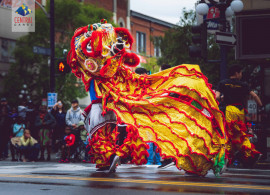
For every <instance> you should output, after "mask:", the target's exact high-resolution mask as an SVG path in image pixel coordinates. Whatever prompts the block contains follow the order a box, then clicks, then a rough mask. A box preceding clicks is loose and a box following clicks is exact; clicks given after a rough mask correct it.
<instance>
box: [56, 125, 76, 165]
mask: <svg viewBox="0 0 270 195" xmlns="http://www.w3.org/2000/svg"><path fill="white" fill-rule="evenodd" d="M74 143H75V135H74V134H72V133H71V127H70V126H66V128H65V136H64V138H63V140H62V144H61V151H62V155H61V160H60V161H59V162H61V163H62V162H70V154H71V151H72V150H74Z"/></svg>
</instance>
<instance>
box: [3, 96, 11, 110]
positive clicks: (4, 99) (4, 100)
mask: <svg viewBox="0 0 270 195" xmlns="http://www.w3.org/2000/svg"><path fill="white" fill-rule="evenodd" d="M1 106H6V107H7V109H8V112H10V106H9V105H8V101H7V98H5V97H2V98H1Z"/></svg>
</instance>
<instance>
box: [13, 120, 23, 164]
mask: <svg viewBox="0 0 270 195" xmlns="http://www.w3.org/2000/svg"><path fill="white" fill-rule="evenodd" d="M12 129H13V136H12V137H13V138H11V143H15V142H16V143H17V141H16V138H19V137H22V136H23V133H24V130H25V124H24V123H23V119H22V117H19V118H18V119H17V121H16V122H15V124H14V125H13V128H12ZM15 147H16V145H15V144H11V145H10V152H11V157H12V159H11V161H16V159H15ZM20 159H21V157H20Z"/></svg>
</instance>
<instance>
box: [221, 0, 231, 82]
mask: <svg viewBox="0 0 270 195" xmlns="http://www.w3.org/2000/svg"><path fill="white" fill-rule="evenodd" d="M231 2H232V1H231V0H227V2H226V1H225V0H221V1H220V3H219V4H217V7H218V9H219V11H220V19H219V23H220V25H221V28H220V31H221V32H226V14H225V12H226V9H227V7H228V6H229V5H230V4H231ZM227 55H228V47H227V46H226V45H220V59H221V62H220V80H221V81H222V80H224V79H226V78H227Z"/></svg>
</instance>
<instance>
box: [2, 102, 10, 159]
mask: <svg viewBox="0 0 270 195" xmlns="http://www.w3.org/2000/svg"><path fill="white" fill-rule="evenodd" d="M10 135H11V123H10V118H9V117H8V106H7V105H1V106H0V160H2V159H5V158H7V154H5V155H4V153H5V150H6V148H7V144H8V142H9V136H10Z"/></svg>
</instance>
